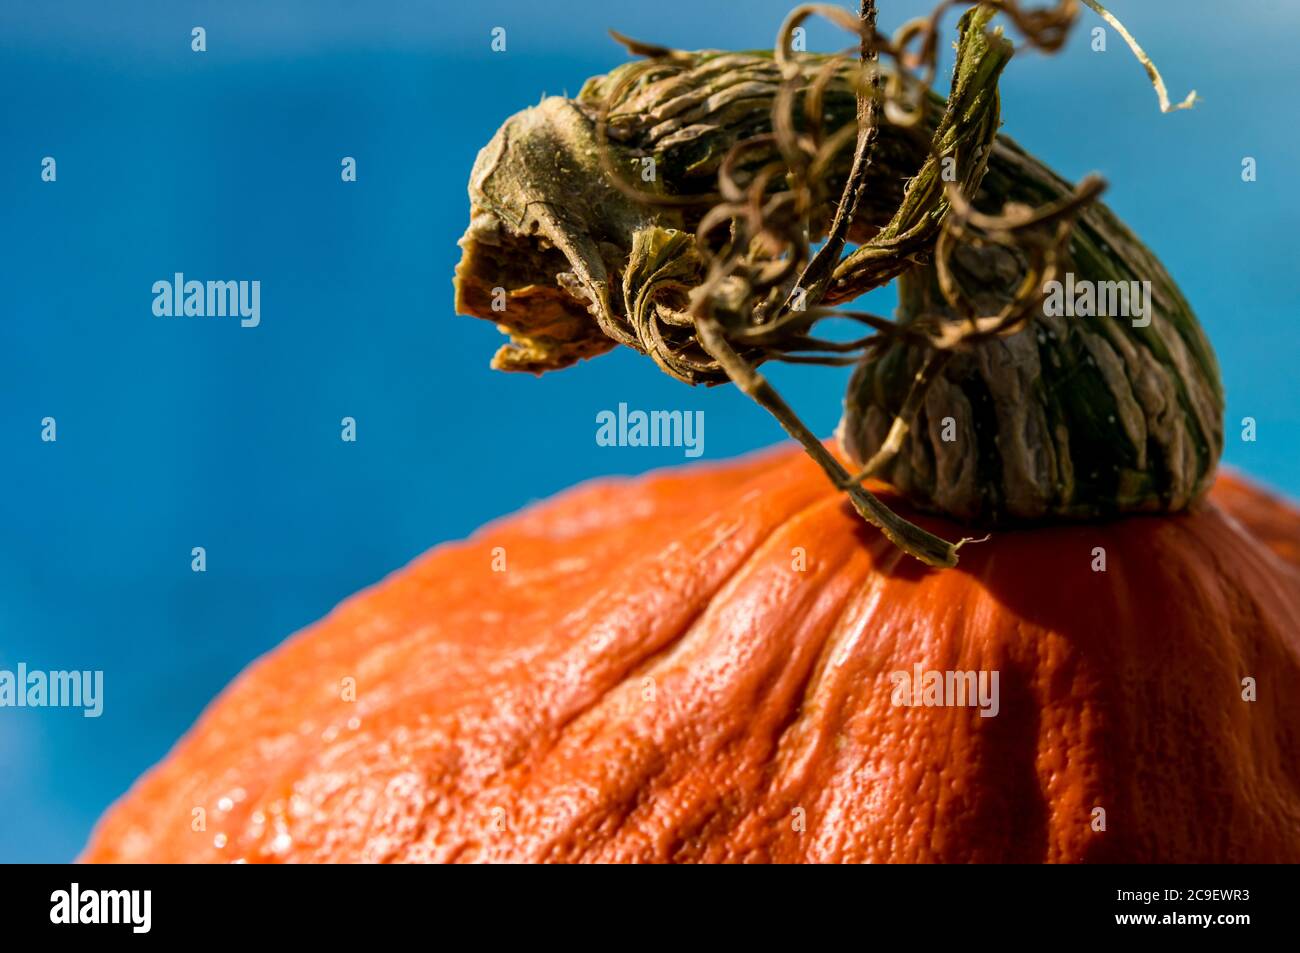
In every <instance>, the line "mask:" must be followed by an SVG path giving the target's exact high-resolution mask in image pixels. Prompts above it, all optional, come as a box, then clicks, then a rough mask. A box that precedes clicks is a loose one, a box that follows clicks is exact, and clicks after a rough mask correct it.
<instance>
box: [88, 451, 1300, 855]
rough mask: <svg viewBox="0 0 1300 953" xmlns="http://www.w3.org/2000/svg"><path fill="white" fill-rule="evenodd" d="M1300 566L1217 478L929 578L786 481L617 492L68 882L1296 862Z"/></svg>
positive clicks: (800, 475)
mask: <svg viewBox="0 0 1300 953" xmlns="http://www.w3.org/2000/svg"><path fill="white" fill-rule="evenodd" d="M873 489H874V490H875V491H877V492H879V493H880V494H881V495H882V496H883V497H885V498H886V499H888V500H890V503H891V505H894V506H897V507H898V508H899V509H900V511H901V512H903V513H905V514H907V515H908V516H909V518H914V519H916V520H918V521H919V522H920V523H921V524H922V525H924V526H925V527H927V528H929V529H931V530H933V531H935V532H940V533H949V532H951V533H955V532H956V530H957V527H955V526H954V524H951V523H948V522H946V521H945V520H943V519H941V518H938V517H931V516H926V515H923V514H920V513H918V512H917V511H916V510H914V509H909V508H908V506H907V505H906V504H905V503H904V502H903V501H902V500H901V499H900V498H898V497H897V496H895V495H891V491H890V490H889V489H888V488H887V487H885V486H883V485H880V484H876V485H873ZM1298 541H1300V513H1298V512H1297V511H1296V510H1294V509H1292V508H1290V507H1289V506H1288V505H1286V504H1284V503H1282V502H1280V501H1278V500H1277V499H1275V498H1273V497H1271V496H1269V495H1268V494H1266V493H1264V492H1263V491H1261V490H1259V489H1256V488H1254V487H1253V486H1251V485H1249V484H1248V483H1245V482H1244V481H1242V480H1240V479H1238V478H1236V477H1233V476H1220V477H1219V478H1218V481H1217V484H1216V486H1215V487H1214V489H1213V490H1212V492H1211V493H1210V495H1209V496H1208V497H1207V498H1206V499H1204V500H1201V501H1199V502H1198V503H1196V504H1194V505H1193V506H1192V508H1191V509H1190V510H1189V511H1188V512H1186V513H1181V514H1176V515H1160V516H1129V517H1126V518H1123V519H1119V520H1115V521H1112V522H1108V523H1098V524H1081V523H1072V524H1066V525H1057V526H1045V527H1040V528H1032V529H1015V530H1007V531H999V532H997V533H996V534H995V535H994V536H993V538H992V539H991V540H989V541H988V542H985V543H982V544H980V545H971V546H968V547H967V548H966V549H964V550H963V552H962V557H963V558H962V561H961V563H960V566H959V567H958V568H956V569H949V570H942V571H936V570H933V569H929V568H927V567H925V566H923V565H921V564H920V563H918V562H917V561H915V560H912V559H910V558H909V557H907V556H905V555H903V554H902V553H901V552H900V551H899V550H898V549H896V548H895V547H894V546H892V545H891V544H890V543H889V542H888V541H887V540H885V539H884V538H883V537H881V536H880V535H879V534H878V533H875V532H874V531H872V530H871V529H870V528H869V527H867V526H865V525H864V524H863V523H862V522H861V520H859V519H858V517H857V516H856V514H855V513H854V512H853V510H852V508H851V507H850V506H849V505H848V503H847V502H846V501H845V499H844V497H843V495H842V494H839V493H837V492H836V491H835V490H834V489H833V488H832V487H830V486H829V485H828V483H827V481H826V480H825V478H824V477H823V475H822V473H821V472H820V471H819V470H818V469H817V467H816V466H815V465H814V464H813V463H812V462H811V461H810V460H809V459H808V458H807V457H806V456H804V455H803V454H802V453H799V452H797V451H790V450H780V451H776V452H768V453H766V454H763V455H759V456H757V457H751V458H747V459H742V460H740V461H739V462H734V463H730V464H727V465H695V466H691V467H687V468H684V469H681V470H677V471H669V472H664V473H660V474H656V475H652V476H649V477H646V478H641V479H636V480H627V481H614V480H611V481H603V482H597V483H594V484H590V485H587V486H585V487H582V488H578V489H575V490H572V491H570V492H567V493H565V494H563V495H561V496H560V497H558V498H557V499H554V500H552V501H550V502H547V503H545V504H541V505H538V506H536V507H534V508H532V509H528V510H525V511H524V512H522V513H520V514H518V515H516V516H513V517H510V518H508V519H505V520H502V521H501V522H499V523H497V524H495V525H492V526H489V527H487V528H485V529H484V530H482V531H481V532H480V533H478V534H477V535H475V536H474V537H473V538H472V539H470V540H468V541H466V542H462V543H456V544H452V545H445V546H441V547H438V548H436V549H434V550H433V551H432V552H430V553H428V554H427V555H425V556H423V557H422V558H420V559H418V560H417V561H415V562H414V563H413V564H412V565H411V566H409V567H407V568H406V569H404V570H402V571H400V572H398V573H396V574H395V575H393V576H392V577H390V578H388V579H387V580H385V581H384V582H382V583H380V584H379V585H377V586H375V587H374V588H372V589H370V590H368V591H366V592H364V593H362V594H360V595H358V596H356V597H354V598H352V599H351V600H349V601H348V602H346V603H345V604H343V605H342V606H341V607H339V608H338V609H337V610H336V611H335V612H334V613H333V614H331V615H330V616H329V617H328V618H326V619H324V620H323V621H321V622H320V623H318V624H316V625H315V626H313V627H311V628H309V629H307V630H306V631H304V632H301V633H299V634H298V635H296V636H295V637H294V638H292V639H291V640H289V641H288V642H287V643H286V644H284V645H283V646H281V647H280V648H279V649H277V650H275V651H274V652H272V653H271V654H270V655H268V656H267V657H265V658H263V659H262V660H260V661H258V662H257V663H256V664H254V665H253V666H252V667H251V668H250V669H249V670H248V671H247V672H246V673H244V674H243V675H242V676H240V677H239V678H238V679H237V681H236V682H235V683H234V684H233V685H232V686H231V687H230V688H229V689H228V690H227V691H226V692H225V693H224V695H223V696H222V697H221V698H220V699H219V700H217V701H216V702H215V703H214V704H213V705H212V707H211V708H210V709H209V710H208V711H207V712H206V713H205V714H204V715H203V716H202V718H201V719H200V721H199V722H198V724H197V725H196V726H195V728H194V729H193V730H192V731H191V732H190V734H189V735H188V736H187V737H186V738H185V739H184V740H182V741H181V742H180V743H179V745H178V746H177V747H176V749H175V750H174V751H173V752H172V753H171V754H170V755H169V756H168V757H167V758H166V759H165V760H164V761H163V762H162V764H161V765H159V766H158V767H157V768H155V769H154V770H153V771H152V772H151V773H150V774H148V775H147V776H146V777H145V778H144V779H143V780H141V781H140V782H139V783H138V784H137V785H136V786H135V787H134V789H133V790H131V791H130V792H129V793H128V794H127V795H126V796H125V797H124V798H123V799H122V800H121V802H120V803H118V804H117V805H116V806H115V807H113V808H112V809H111V810H110V811H109V812H108V814H107V816H106V817H105V818H104V819H103V820H102V822H101V823H100V824H99V826H98V828H97V830H96V832H95V833H94V835H93V837H92V839H91V842H90V844H89V846H88V847H87V849H86V851H85V854H84V859H85V860H88V861H183V862H216V861H234V860H245V861H271V862H274V861H285V862H289V861H313V862H317V861H774V862H793V861H821V862H832V861H909V862H920V861H990V862H991V861H1032V862H1037V861H1169V862H1193V861H1289V862H1296V861H1300V692H1297V691H1296V686H1297V685H1300V638H1297V634H1296V631H1295V620H1296V619H1297V618H1300V545H1298ZM917 670H920V671H924V672H927V673H928V672H931V671H938V672H953V671H958V672H963V671H970V672H981V673H992V672H996V673H998V681H997V683H996V684H997V687H998V692H997V695H998V698H997V705H996V709H997V710H996V714H995V715H993V716H990V715H989V712H990V706H985V707H976V706H973V705H969V704H967V705H932V704H927V703H925V699H920V701H919V703H918V698H917V697H916V695H915V693H913V694H912V695H911V696H909V695H908V693H906V692H903V693H901V694H902V696H903V697H902V698H901V702H900V691H899V684H900V680H899V678H898V676H899V673H908V674H910V673H913V672H915V671H917ZM349 680H354V681H349ZM351 685H355V696H353V695H351V694H350V693H349V691H348V687H349V686H351ZM948 700H951V699H948ZM199 809H202V810H201V812H200V810H199ZM200 819H201V820H202V823H200V822H199V821H200ZM199 828H202V829H199Z"/></svg>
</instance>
